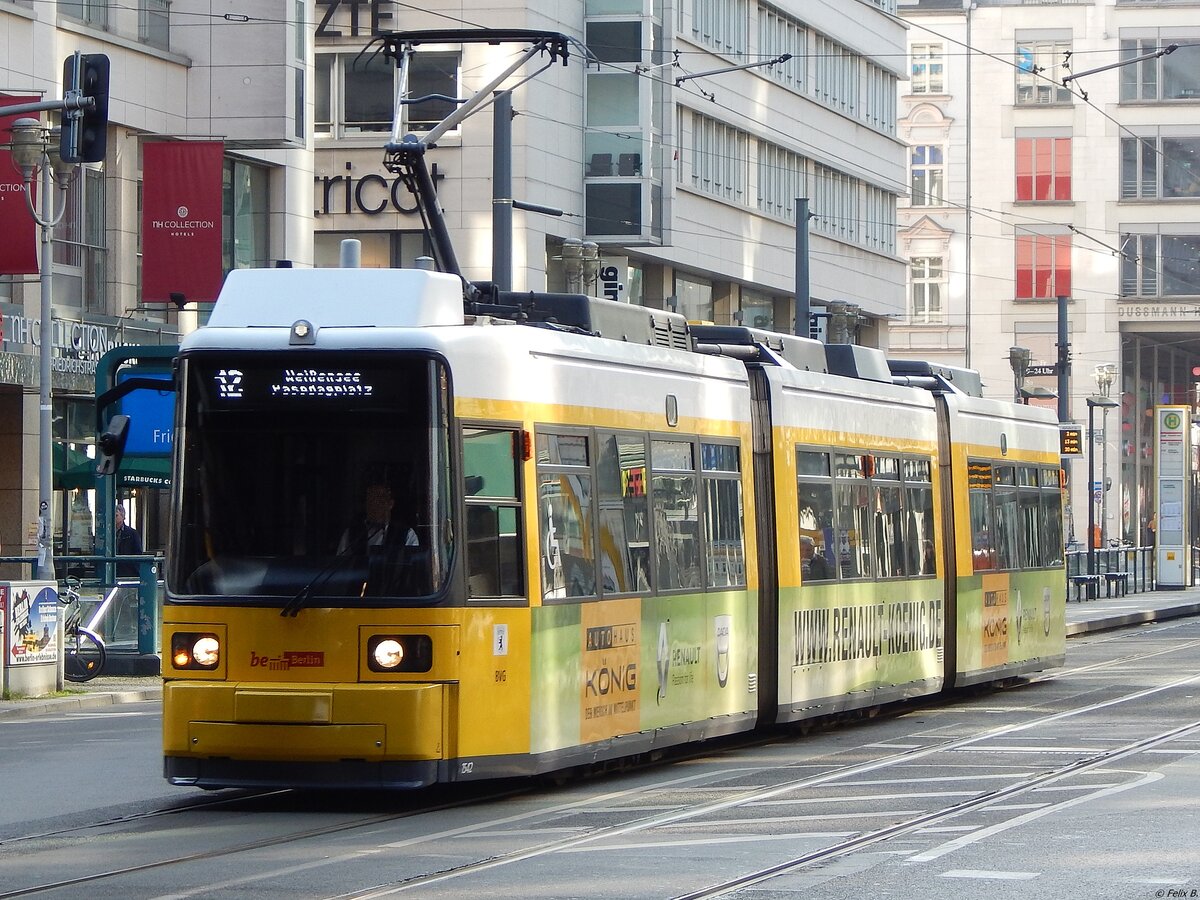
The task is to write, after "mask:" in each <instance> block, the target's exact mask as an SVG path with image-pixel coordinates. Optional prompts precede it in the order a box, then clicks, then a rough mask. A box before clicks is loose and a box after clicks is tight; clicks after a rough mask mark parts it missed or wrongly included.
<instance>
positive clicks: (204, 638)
mask: <svg viewBox="0 0 1200 900" xmlns="http://www.w3.org/2000/svg"><path fill="white" fill-rule="evenodd" d="M220 662H221V641H220V639H219V638H218V637H217V636H216V635H215V634H208V633H201V634H197V633H195V632H186V631H178V632H176V633H175V634H173V635H171V664H172V665H173V666H174V667H175V668H176V669H203V670H205V671H212V670H213V669H215V668H216V667H217V665H218V664H219V663H220Z"/></svg>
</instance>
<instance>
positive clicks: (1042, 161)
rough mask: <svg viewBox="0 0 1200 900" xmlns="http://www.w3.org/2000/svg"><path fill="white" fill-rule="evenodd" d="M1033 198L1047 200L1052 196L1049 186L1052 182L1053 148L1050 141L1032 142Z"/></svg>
mask: <svg viewBox="0 0 1200 900" xmlns="http://www.w3.org/2000/svg"><path fill="white" fill-rule="evenodd" d="M1033 170H1034V176H1033V198H1034V199H1035V200H1049V199H1050V198H1051V197H1053V196H1054V195H1053V194H1052V193H1051V185H1052V184H1053V182H1054V146H1053V142H1052V141H1048V140H1038V141H1034V151H1033Z"/></svg>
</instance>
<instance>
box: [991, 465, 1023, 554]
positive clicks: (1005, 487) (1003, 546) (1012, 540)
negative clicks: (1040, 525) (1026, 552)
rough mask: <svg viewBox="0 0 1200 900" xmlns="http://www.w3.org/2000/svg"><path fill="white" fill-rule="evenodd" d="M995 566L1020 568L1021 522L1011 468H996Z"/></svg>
mask: <svg viewBox="0 0 1200 900" xmlns="http://www.w3.org/2000/svg"><path fill="white" fill-rule="evenodd" d="M995 474H996V535H995V537H996V565H997V567H999V568H1001V569H1019V568H1020V567H1021V558H1020V546H1021V522H1020V517H1019V515H1018V512H1017V489H1016V480H1015V478H1014V476H1013V467H1012V466H996V468H995Z"/></svg>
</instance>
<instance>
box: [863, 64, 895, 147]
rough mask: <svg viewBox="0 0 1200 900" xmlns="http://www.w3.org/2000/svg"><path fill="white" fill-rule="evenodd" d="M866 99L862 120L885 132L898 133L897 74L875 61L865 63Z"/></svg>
mask: <svg viewBox="0 0 1200 900" xmlns="http://www.w3.org/2000/svg"><path fill="white" fill-rule="evenodd" d="M864 66H865V69H866V82H867V91H866V100H865V101H864V103H863V113H862V118H861V119H860V121H862V122H865V123H866V124H867V125H870V126H871V127H872V128H876V129H878V130H880V131H882V132H883V133H884V134H895V133H896V76H895V75H893V74H892V73H891V72H888V71H887V70H885V69H881V68H880V67H879V66H877V65H875V64H874V63H865V64H864Z"/></svg>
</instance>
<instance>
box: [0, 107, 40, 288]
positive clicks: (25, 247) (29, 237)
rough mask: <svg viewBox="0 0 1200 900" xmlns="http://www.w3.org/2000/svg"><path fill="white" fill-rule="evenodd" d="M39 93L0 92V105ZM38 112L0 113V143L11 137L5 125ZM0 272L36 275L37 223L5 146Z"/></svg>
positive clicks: (0, 170)
mask: <svg viewBox="0 0 1200 900" xmlns="http://www.w3.org/2000/svg"><path fill="white" fill-rule="evenodd" d="M41 99H42V98H41V97H4V96H0V108H3V107H5V106H11V105H12V104H14V103H38V102H39V101H41ZM40 115H41V113H21V114H18V115H15V116H12V115H10V116H5V115H0V144H7V143H8V142H9V140H11V138H12V134H11V132H9V130H8V129H9V128H10V127H11V126H12V123H13V122H14V121H15V120H17V119H20V118H24V117H28V118H31V119H36V118H37V117H38V116H40ZM37 183H38V176H37V175H35V176H34V178H33V187H34V191H33V203H34V208H35V209H36V208H37ZM0 234H2V235H4V239H3V240H0V275H36V274H37V272H38V262H37V223H36V222H35V221H34V220H33V216H32V215H30V214H29V207H28V205H27V204H26V202H25V179H24V178H22V177H21V172H20V170H19V169H18V168H17V167H16V166H15V165H13V162H12V154H11V153H9V152H8V148H7V147H5V148H3V149H0Z"/></svg>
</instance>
